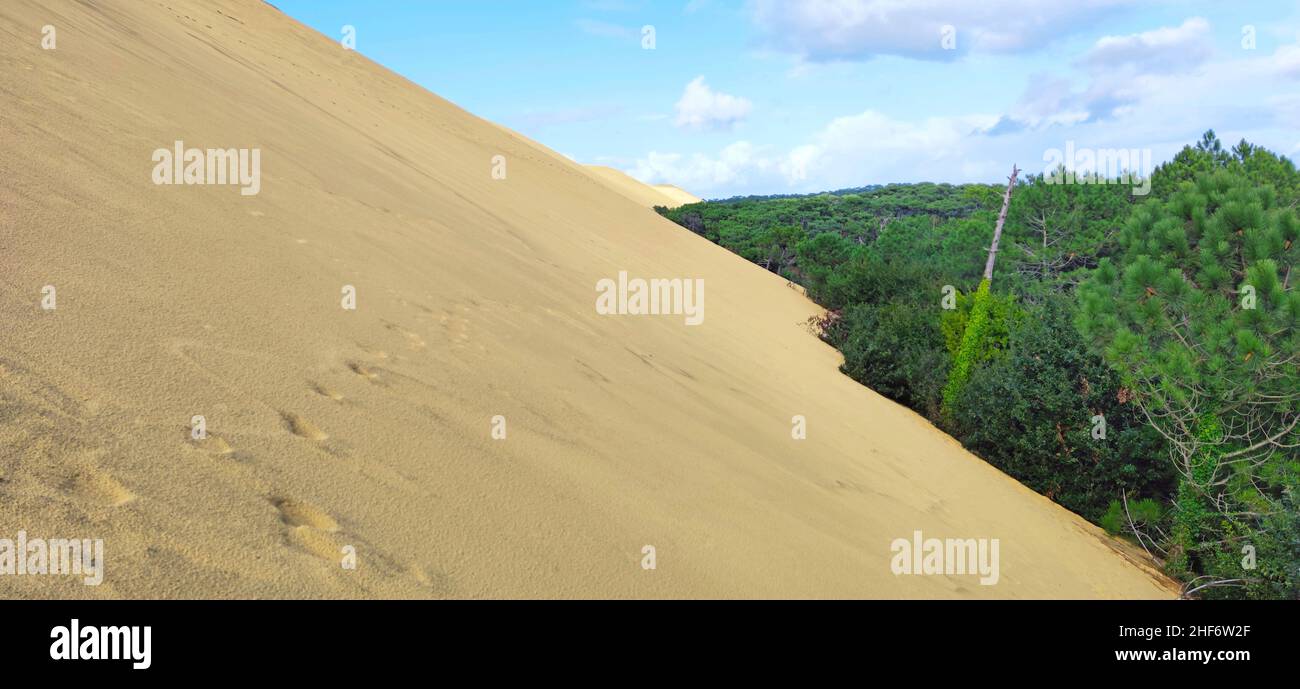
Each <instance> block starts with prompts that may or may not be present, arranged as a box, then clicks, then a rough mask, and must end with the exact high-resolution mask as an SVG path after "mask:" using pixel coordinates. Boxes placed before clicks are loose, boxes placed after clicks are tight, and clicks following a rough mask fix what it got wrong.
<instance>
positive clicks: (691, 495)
mask: <svg viewBox="0 0 1300 689" xmlns="http://www.w3.org/2000/svg"><path fill="white" fill-rule="evenodd" d="M45 25H52V26H54V27H57V31H58V34H57V36H58V44H57V49H56V50H43V49H42V47H41V30H42V27H43V26H45ZM0 36H3V40H0V92H3V97H4V106H3V107H2V108H0V141H2V142H3V145H2V146H0V180H2V182H0V317H2V318H3V326H2V327H0V538H14V537H15V534H16V532H17V531H19V530H22V531H24V532H25V533H26V534H27V535H28V536H29V537H36V536H39V537H45V538H64V537H66V538H88V539H89V538H101V539H104V542H105V552H104V555H105V558H106V565H105V576H104V580H103V583H102V584H100V585H98V586H87V585H84V584H83V583H82V582H81V581H80V579H79V578H73V577H57V576H0V596H2V597H6V598H7V597H73V598H75V597H140V598H154V597H199V598H209V597H223V598H224V597H868V598H962V597H965V598H1048V597H1078V598H1093V597H1097V598H1128V597H1170V596H1172V595H1174V592H1175V590H1176V589H1175V588H1174V587H1173V585H1172V584H1171V583H1170V582H1169V581H1167V580H1166V579H1164V578H1163V577H1161V576H1159V575H1158V574H1156V573H1154V571H1153V570H1152V569H1151V568H1150V567H1149V566H1148V565H1146V564H1144V562H1143V560H1142V559H1141V558H1139V557H1137V556H1136V555H1134V554H1133V553H1132V552H1131V550H1130V549H1129V548H1127V547H1125V546H1123V545H1121V544H1119V543H1117V542H1115V541H1112V540H1111V539H1109V538H1107V537H1106V536H1105V535H1104V534H1103V533H1102V532H1100V531H1099V530H1098V529H1096V528H1095V527H1093V526H1091V525H1089V524H1088V523H1086V522H1085V521H1084V520H1083V519H1081V518H1079V517H1077V516H1075V515H1073V514H1071V513H1069V512H1067V511H1066V510H1064V509H1061V508H1060V507H1058V506H1056V505H1055V504H1053V503H1052V502H1051V501H1049V500H1048V499H1046V498H1044V497H1042V496H1039V495H1037V494H1035V493H1034V492H1032V491H1031V490H1029V489H1027V488H1025V487H1023V486H1021V485H1020V484H1019V483H1017V482H1015V481H1013V480H1011V479H1010V478H1008V477H1007V476H1005V475H1003V474H1002V473H1000V472H999V471H997V470H996V469H994V468H992V467H990V466H989V465H988V464H986V463H985V462H983V461H981V460H980V459H979V458H977V457H974V456H972V455H971V454H969V453H967V452H966V451H965V450H963V449H962V448H961V447H960V446H959V445H958V444H957V443H956V442H955V441H953V440H952V439H951V438H949V437H948V436H946V435H944V434H943V433H941V432H939V431H937V430H936V429H935V428H933V427H932V426H930V425H929V424H928V423H926V422H925V421H924V420H923V419H921V418H920V417H918V416H917V415H915V414H913V413H912V412H910V411H908V410H907V409H904V408H902V407H900V406H898V405H896V404H894V403H892V402H890V401H888V400H886V399H884V398H882V397H880V396H879V395H877V394H875V393H873V392H872V391H871V390H868V389H866V388H864V387H862V386H860V385H858V384H857V383H855V382H854V381H852V380H850V379H849V378H847V377H846V376H844V375H842V374H841V373H839V372H838V371H837V366H838V364H839V356H838V354H837V353H836V352H835V351H834V350H833V349H832V348H831V347H829V346H827V345H826V344H824V343H822V342H821V341H819V340H818V339H817V338H816V337H814V336H813V335H811V334H810V333H809V332H808V330H807V328H806V326H805V322H806V321H807V319H808V318H809V317H810V316H813V315H815V314H817V313H818V309H817V307H816V306H815V305H814V304H812V303H811V302H809V301H808V300H807V299H806V298H805V297H804V296H803V295H802V294H801V293H800V292H798V291H796V290H794V289H791V288H790V287H788V286H787V284H786V282H785V281H784V280H783V279H781V278H779V277H777V276H775V275H773V274H770V273H767V272H765V271H763V270H761V269H760V268H757V267H755V266H753V265H751V264H749V263H748V262H746V261H745V260H743V259H741V258H739V257H737V256H734V255H731V254H729V253H728V252H726V251H725V250H723V249H721V248H719V247H717V246H714V245H712V244H710V243H709V242H708V241H706V240H704V239H702V238H700V237H697V236H695V235H693V234H691V233H690V232H688V231H686V230H684V229H682V228H679V227H677V226H676V225H674V224H672V223H670V222H669V221H667V220H665V219H662V218H660V217H659V216H658V215H656V214H655V213H654V212H653V211H652V210H650V209H649V208H647V207H646V206H647V205H654V204H646V203H644V202H643V200H641V199H635V200H634V199H633V198H630V197H629V195H628V193H627V192H626V191H625V190H623V191H618V190H615V189H613V188H611V186H610V184H609V183H608V181H602V180H600V179H597V178H596V177H593V175H592V174H591V173H590V172H589V171H588V170H587V169H584V168H583V167H582V166H579V165H577V164H575V163H573V162H571V161H569V160H568V159H566V158H564V157H563V156H561V155H558V154H556V153H553V152H551V151H549V150H547V149H546V148H544V147H542V146H541V145H539V144H537V143H535V142H532V141H529V140H527V139H525V138H523V137H520V136H518V135H515V134H513V133H511V132H509V131H508V130H505V129H503V128H501V127H498V126H496V125H493V124H491V123H489V122H486V121H484V120H481V119H479V118H477V117H475V116H474V115H472V114H470V113H468V112H465V111H464V110H461V109H460V108H458V107H456V106H455V105H452V104H451V103H449V102H447V101H445V100H443V99H441V98H439V97H438V96H436V95H434V94H432V93H429V92H428V91H425V90H424V89H422V88H420V87H418V86H416V85H414V84H412V83H410V82H408V81H406V80H404V79H402V78H401V77H399V76H396V75H395V74H393V73H391V72H389V71H387V70H385V69H384V68H382V67H380V66H379V65H377V64H375V63H373V62H371V61H369V60H367V59H366V58H365V57H364V56H362V55H361V54H358V53H357V52H354V51H349V50H344V49H343V48H342V47H340V45H339V43H338V42H337V41H334V40H331V39H329V38H327V37H325V36H322V35H320V34H318V33H316V32H314V31H312V30H310V29H308V28H306V27H304V26H302V25H300V24H298V23H297V22H295V21H293V20H292V19H290V18H288V17H286V16H285V15H283V14H282V13H280V12H279V11H278V10H276V9H275V8H274V7H273V6H271V5H268V4H264V3H262V2H255V1H253V0H166V2H154V1H152V0H138V1H132V2H112V3H86V2H72V1H70V0H69V1H62V0H58V1H39V2H38V1H35V0H5V2H3V3H0ZM429 49H431V50H436V49H437V48H436V45H431V46H430V47H429ZM449 57H450V56H449ZM176 141H183V142H184V145H185V146H186V147H196V148H200V149H232V148H233V149H257V150H259V151H260V165H261V179H260V190H259V192H258V193H257V194H250V195H244V194H241V193H240V188H239V187H237V186H230V185H227V186H219V185H206V186H203V185H161V184H155V183H154V180H153V178H152V176H153V173H154V169H155V163H154V161H153V160H152V159H151V156H152V155H153V154H154V152H155V151H156V150H158V149H167V148H171V147H172V146H173V145H174V142H176ZM498 156H500V158H498ZM501 162H504V168H503V172H504V175H503V176H502V175H497V174H494V173H495V172H497V170H498V169H499V168H500V167H501V166H499V163H501ZM638 184H639V183H638ZM642 186H643V187H645V185H642ZM645 188H646V189H650V187H645ZM651 191H653V190H652V189H651ZM679 201H680V199H679ZM620 271H626V272H627V273H628V274H629V275H630V276H632V277H639V278H680V279H683V280H695V279H702V280H703V282H704V284H705V285H706V286H707V290H706V292H705V294H706V296H705V300H704V305H705V311H704V320H703V322H702V323H700V324H699V325H695V326H688V325H686V324H685V323H684V322H683V318H682V317H681V316H680V315H658V316H656V315H644V316H633V315H622V316H620V315H602V314H600V313H598V312H597V310H596V308H595V303H596V297H597V296H598V293H597V292H596V290H595V285H596V284H597V282H598V281H600V280H602V279H606V278H609V279H616V278H617V276H618V273H619V272H620ZM46 286H52V287H54V288H56V289H57V307H56V308H54V309H44V308H42V295H43V290H44V288H45V287H46ZM349 287H350V288H353V289H354V290H355V304H356V308H355V310H350V309H345V308H342V302H341V300H343V299H345V298H346V296H347V295H346V292H347V289H348V288H349ZM196 416H202V417H203V421H204V428H205V432H204V433H203V434H201V435H202V437H195V433H194V428H195V426H194V417H196ZM795 416H802V417H804V419H806V424H807V437H806V439H803V440H798V439H795V438H793V437H792V433H791V429H792V418H793V417H795ZM496 417H500V418H496ZM502 424H504V426H503V425H502ZM500 430H504V434H502V433H494V432H495V431H500ZM502 436H504V437H502ZM916 531H920V532H923V533H924V534H925V536H926V537H935V538H979V539H994V538H996V539H999V542H1000V544H1001V551H1000V570H1001V573H1000V578H999V580H998V582H997V583H996V584H995V585H990V586H985V585H981V583H980V581H979V577H978V576H971V575H960V574H955V575H946V574H938V575H928V576H922V575H907V574H904V575H896V574H894V573H893V572H892V571H891V568H890V561H891V556H892V554H893V553H892V552H891V548H890V545H891V542H892V541H893V540H894V539H898V538H909V539H910V538H911V537H912V535H913V533H914V532H916ZM647 546H651V547H653V552H654V554H655V567H654V568H653V569H646V568H644V567H643V562H644V559H645V557H646V556H645V553H646V552H647V550H646V548H647ZM349 554H351V555H353V556H354V558H355V563H356V567H355V568H347V567H345V566H341V564H340V563H341V562H342V561H343V559H344V557H345V556H347V555H349Z"/></svg>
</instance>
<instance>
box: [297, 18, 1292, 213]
mask: <svg viewBox="0 0 1300 689" xmlns="http://www.w3.org/2000/svg"><path fill="white" fill-rule="evenodd" d="M274 4H275V5H276V6H277V7H279V8H280V9H281V10H283V11H284V12H286V13H287V14H289V15H290V16H292V17H294V18H296V19H298V20H299V21H301V22H303V23H305V24H307V25H309V26H311V27H313V28H315V29H316V30H318V31H320V32H321V33H323V34H326V35H328V36H331V37H341V36H342V27H343V26H345V25H350V26H353V27H355V30H356V49H357V50H358V51H359V52H361V53H363V54H365V55H366V56H367V57H370V58H371V59H373V60H375V61H377V62H379V63H380V64H383V65H385V66H387V67H389V68H390V69H393V70H394V71H396V72H398V73H400V74H402V75H403V76H405V77H407V78H409V79H411V80H412V81H414V82H416V83H418V84H420V85H422V86H424V87H425V88H428V89H429V90H431V91H433V92H434V93H437V94H438V95H440V96H442V97H444V98H447V99H449V100H451V101H453V102H455V103H457V104H458V105H460V106H462V107H464V108H466V109H467V110H469V111H471V112H473V113H475V114H477V115H479V116H482V117H484V118H487V119H489V120H492V121H495V122H498V123H500V124H503V125H505V126H507V127H510V128H512V129H515V130H517V131H520V132H521V133H523V134H525V135H527V136H530V137H532V138H534V139H536V140H538V141H540V142H541V143H543V144H545V145H547V146H549V147H551V148H553V149H555V150H557V151H559V152H561V153H564V154H566V155H568V156H570V157H571V158H573V159H575V160H577V161H579V162H582V163H595V164H604V165H611V166H613V167H617V168H619V169H622V170H625V171H627V172H629V173H630V174H633V175H634V176H636V177H638V178H640V179H643V180H644V181H647V182H652V183H662V182H668V183H673V184H678V185H679V186H682V187H683V188H686V189H687V190H689V191H691V192H693V193H695V194H697V195H700V196H704V197H708V198H718V197H725V196H731V195H737V194H770V193H793V192H815V191H823V190H829V189H838V188H844V187H853V186H861V185H865V184H877V183H887V182H917V181H927V180H928V181H935V182H968V181H986V182H995V181H1000V180H1002V179H1003V178H1005V176H1006V175H1007V173H1008V172H1009V171H1010V168H1011V164H1012V163H1018V164H1019V165H1020V167H1021V168H1023V169H1027V170H1029V171H1030V172H1041V171H1042V170H1043V169H1044V167H1045V166H1046V163H1045V162H1044V161H1045V156H1046V155H1047V152H1048V151H1050V150H1053V149H1056V150H1058V151H1059V150H1063V149H1065V148H1066V146H1067V144H1070V145H1072V146H1073V147H1074V148H1076V149H1090V150H1100V149H1139V150H1150V152H1151V155H1152V157H1153V160H1154V161H1156V162H1159V161H1160V160H1163V159H1167V158H1168V157H1169V156H1171V155H1172V154H1173V153H1175V152H1176V151H1177V150H1178V149H1179V148H1181V147H1182V146H1183V145H1184V144H1186V143H1191V142H1193V141H1195V140H1196V139H1198V138H1199V137H1200V134H1201V132H1203V131H1204V130H1206V129H1209V128H1213V129H1215V130H1216V132H1218V134H1219V136H1220V138H1222V139H1224V140H1225V141H1227V142H1231V143H1235V142H1236V141H1237V140H1239V139H1241V138H1243V137H1244V138H1246V139H1248V140H1250V141H1252V142H1255V143H1259V144H1262V145H1265V146H1267V147H1269V148H1271V149H1273V150H1275V151H1278V152H1280V153H1283V154H1285V155H1288V156H1290V157H1291V158H1292V159H1296V158H1297V157H1300V0H1281V1H1279V0H1273V1H1271V2H1250V1H1242V2H1238V1H1233V2H1172V1H1161V0H1154V1H1151V2H1132V1H1130V0H1071V1H1069V2H1066V1H1063V0H1053V1H1050V2H1048V1H1045V0H1019V1H1018V2H1011V1H1009V0H909V1H908V2H900V1H899V0H749V1H744V0H573V1H571V2H561V1H559V0H547V1H544V2H543V1H539V0H384V1H382V2H379V1H374V0H355V1H353V0H333V1H329V0H274ZM646 26H650V27H653V29H654V35H653V38H654V45H653V49H646V48H645V47H644V43H645V41H644V38H643V27H646Z"/></svg>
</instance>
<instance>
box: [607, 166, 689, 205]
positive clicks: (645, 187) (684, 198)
mask: <svg viewBox="0 0 1300 689" xmlns="http://www.w3.org/2000/svg"><path fill="white" fill-rule="evenodd" d="M583 168H584V169H585V170H586V171H587V172H589V173H591V175H592V176H593V177H595V178H596V179H598V180H600V181H601V182H603V183H604V184H605V185H606V186H608V187H609V188H610V189H613V190H614V191H616V192H618V193H620V194H622V195H624V196H626V197H628V198H630V199H632V200H633V201H636V202H637V203H639V204H641V205H642V206H645V207H647V208H653V207H655V206H667V207H668V208H676V207H678V206H680V205H683V204H687V203H697V202H699V200H700V199H699V197H697V196H695V195H694V194H691V193H689V192H687V191H685V190H683V189H679V188H678V187H675V186H673V185H671V184H646V183H645V182H642V181H641V180H639V179H636V178H635V177H632V176H631V175H629V174H627V173H626V172H623V171H622V170H616V169H614V168H612V167H606V166H604V165H584V166H583Z"/></svg>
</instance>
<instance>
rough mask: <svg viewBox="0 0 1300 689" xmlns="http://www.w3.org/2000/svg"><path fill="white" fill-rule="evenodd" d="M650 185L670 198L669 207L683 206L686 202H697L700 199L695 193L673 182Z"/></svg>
mask: <svg viewBox="0 0 1300 689" xmlns="http://www.w3.org/2000/svg"><path fill="white" fill-rule="evenodd" d="M650 187H651V188H653V189H654V190H656V191H658V192H659V193H661V194H663V195H664V196H667V197H668V198H669V199H672V203H671V204H669V206H668V207H669V208H676V207H678V206H684V205H686V204H688V203H699V202H700V201H701V200H702V199H701V198H700V197H698V196H696V195H695V194H692V193H691V192H689V191H686V190H685V189H683V188H681V187H679V186H677V185H675V184H651V185H650Z"/></svg>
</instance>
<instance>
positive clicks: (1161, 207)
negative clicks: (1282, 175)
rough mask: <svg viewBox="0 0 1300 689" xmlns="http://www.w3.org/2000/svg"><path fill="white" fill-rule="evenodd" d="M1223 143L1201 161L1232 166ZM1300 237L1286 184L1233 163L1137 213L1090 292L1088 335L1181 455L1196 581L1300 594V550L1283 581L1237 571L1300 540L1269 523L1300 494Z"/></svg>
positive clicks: (1180, 511)
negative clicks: (1247, 560) (1244, 556)
mask: <svg viewBox="0 0 1300 689" xmlns="http://www.w3.org/2000/svg"><path fill="white" fill-rule="evenodd" d="M1211 137H1212V134H1210V135H1207V140H1205V141H1203V142H1202V147H1203V148H1201V150H1202V151H1203V152H1204V153H1205V154H1207V155H1208V156H1210V157H1211V158H1214V159H1216V160H1217V158H1218V157H1221V156H1223V155H1228V154H1227V153H1226V152H1223V151H1222V150H1221V149H1220V148H1219V147H1218V146H1217V145H1216V144H1217V140H1212V138H1211ZM1297 239H1300V221H1297V217H1296V213H1295V211H1294V210H1293V209H1292V208H1290V207H1280V206H1279V205H1278V203H1277V195H1276V193H1275V191H1274V190H1273V188H1272V187H1271V186H1256V185H1254V184H1252V183H1251V181H1250V180H1249V179H1248V177H1247V174H1246V173H1245V171H1244V170H1243V169H1241V168H1240V167H1237V168H1222V167H1220V168H1218V169H1216V170H1213V171H1210V172H1208V173H1205V174H1201V175H1200V176H1198V177H1196V178H1195V181H1194V182H1189V181H1184V182H1182V183H1180V185H1179V186H1178V188H1177V191H1175V192H1173V193H1172V194H1170V195H1169V197H1168V198H1167V200H1164V201H1160V200H1153V201H1151V202H1148V203H1145V204H1142V205H1140V206H1139V207H1137V208H1136V209H1135V210H1134V212H1133V214H1132V216H1131V217H1130V219H1129V222H1128V223H1127V224H1126V225H1125V226H1124V228H1123V229H1122V230H1121V231H1120V233H1119V237H1118V242H1119V245H1120V253H1119V255H1118V256H1117V257H1116V259H1115V260H1114V261H1113V262H1112V261H1111V260H1109V259H1106V260H1103V261H1101V263H1100V265H1099V266H1098V269H1097V271H1096V272H1095V273H1094V274H1093V276H1092V278H1090V279H1089V281H1087V282H1086V283H1084V284H1083V285H1081V287H1080V290H1079V297H1080V313H1079V318H1078V325H1079V329H1080V331H1081V332H1082V333H1083V334H1084V336H1085V338H1087V339H1089V340H1090V342H1091V343H1092V344H1093V346H1094V347H1095V348H1096V349H1097V350H1098V351H1100V352H1102V353H1103V354H1104V356H1105V357H1106V359H1107V361H1108V362H1109V363H1110V364H1111V365H1112V366H1113V367H1115V368H1116V369H1117V370H1118V371H1120V373H1121V374H1122V376H1123V379H1124V381H1125V384H1126V385H1128V386H1129V387H1131V388H1132V389H1133V390H1134V392H1135V393H1136V402H1137V403H1138V405H1139V406H1140V408H1141V409H1142V411H1143V412H1144V414H1145V415H1146V417H1147V420H1148V422H1149V423H1150V424H1151V425H1152V426H1153V427H1154V428H1156V429H1157V430H1158V431H1159V432H1160V433H1161V434H1162V435H1164V436H1165V438H1166V440H1167V441H1168V443H1169V446H1170V448H1171V454H1172V455H1173V460H1174V464H1175V468H1176V469H1177V471H1178V474H1179V477H1180V487H1179V490H1178V493H1177V497H1176V500H1175V505H1174V507H1175V515H1174V523H1175V533H1174V540H1175V542H1174V544H1173V546H1174V550H1173V552H1174V557H1173V558H1172V561H1171V563H1170V564H1171V565H1172V566H1173V567H1174V569H1175V570H1176V571H1183V572H1187V573H1188V574H1189V576H1190V574H1191V573H1197V572H1199V573H1205V574H1209V575H1211V576H1213V577H1216V579H1215V581H1217V582H1218V583H1224V584H1228V585H1230V586H1238V587H1246V588H1250V587H1255V588H1256V589H1258V588H1259V587H1264V588H1266V589H1268V590H1271V591H1276V589H1277V587H1278V586H1281V587H1283V588H1288V589H1289V590H1294V588H1295V587H1297V586H1300V582H1296V581H1295V580H1294V579H1291V580H1286V579H1287V577H1292V576H1293V574H1285V572H1292V573H1294V572H1295V568H1294V563H1295V562H1296V561H1300V552H1296V551H1295V550H1294V549H1291V550H1290V551H1289V554H1288V555H1279V556H1278V557H1283V558H1289V559H1290V562H1287V563H1280V564H1281V566H1280V567H1275V568H1274V569H1272V570H1269V572H1273V574H1267V573H1266V574H1261V573H1259V572H1254V571H1250V570H1244V569H1242V568H1241V567H1240V566H1239V565H1237V564H1236V563H1237V561H1238V559H1239V558H1240V557H1241V556H1240V553H1239V551H1241V550H1242V548H1243V547H1246V546H1251V547H1259V548H1260V549H1261V550H1263V549H1264V545H1263V544H1269V545H1274V544H1276V543H1277V542H1279V541H1281V542H1293V539H1294V537H1295V535H1294V534H1278V533H1276V532H1275V531H1270V530H1269V528H1268V527H1267V525H1268V524H1270V523H1277V520H1276V519H1275V518H1276V516H1277V514H1278V513H1279V512H1280V511H1283V510H1284V509H1285V507H1284V502H1285V501H1286V500H1294V497H1293V496H1292V497H1287V496H1288V494H1293V493H1294V492H1295V491H1297V490H1300V478H1298V477H1300V334H1298V333H1300V290H1297V289H1296V288H1295V282H1296V280H1297V279H1300V276H1297V275H1293V269H1294V267H1295V265H1296V263H1297V258H1298V257H1300V247H1298V246H1297V243H1298V242H1297ZM1292 504H1294V503H1292ZM1273 552H1283V553H1286V552H1288V551H1287V549H1286V548H1281V549H1278V548H1274V549H1273ZM1271 564H1273V565H1278V564H1279V563H1277V562H1274V563H1271ZM1276 572H1284V574H1282V575H1277V574H1276ZM1270 576H1271V577H1274V580H1271V581H1270V580H1267V579H1268V577H1270ZM1278 576H1281V577H1282V579H1283V580H1282V581H1277V580H1276V579H1277V577H1278Z"/></svg>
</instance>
